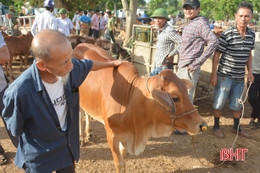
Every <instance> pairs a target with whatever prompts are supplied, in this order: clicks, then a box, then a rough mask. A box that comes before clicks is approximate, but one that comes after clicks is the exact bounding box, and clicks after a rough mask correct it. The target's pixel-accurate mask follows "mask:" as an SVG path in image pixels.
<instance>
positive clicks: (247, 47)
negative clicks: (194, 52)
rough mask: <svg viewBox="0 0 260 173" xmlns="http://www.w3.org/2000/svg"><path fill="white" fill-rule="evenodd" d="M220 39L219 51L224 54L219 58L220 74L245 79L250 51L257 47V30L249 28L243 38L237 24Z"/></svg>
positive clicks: (239, 79)
mask: <svg viewBox="0 0 260 173" xmlns="http://www.w3.org/2000/svg"><path fill="white" fill-rule="evenodd" d="M219 41H220V43H219V46H218V48H217V51H219V52H221V53H222V56H221V58H220V60H219V66H218V75H220V76H223V77H227V78H230V79H234V80H236V81H243V80H244V76H245V65H246V63H247V61H248V57H249V53H250V51H251V50H252V49H254V47H255V32H254V31H253V30H252V29H250V28H247V30H246V34H245V39H243V38H242V36H241V35H240V33H239V32H238V30H237V28H236V26H232V27H230V28H228V29H227V30H225V31H224V32H223V33H222V34H221V36H220V38H219Z"/></svg>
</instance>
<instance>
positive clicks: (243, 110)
mask: <svg viewBox="0 0 260 173" xmlns="http://www.w3.org/2000/svg"><path fill="white" fill-rule="evenodd" d="M251 85H252V83H251V82H250V83H249V86H248V88H247V90H246V95H245V97H244V100H243V98H242V97H243V95H244V92H243V93H242V95H241V97H240V98H239V99H238V103H240V104H242V115H241V118H240V120H242V119H243V118H244V112H245V105H244V103H245V102H246V99H247V97H248V92H249V89H250V87H251ZM244 91H245V90H244ZM240 123H241V121H239V124H238V127H237V134H236V137H235V139H234V142H233V144H232V147H231V149H232V150H233V148H234V145H235V143H236V141H237V137H238V129H239V126H240ZM192 146H193V149H194V151H195V154H196V157H197V159H198V160H199V162H200V164H201V165H202V166H203V167H205V168H209V167H207V166H205V165H204V164H203V163H202V161H201V160H200V159H199V157H198V152H197V150H196V148H195V145H194V138H193V136H192ZM224 163H225V161H222V163H220V164H218V165H216V166H214V167H219V166H221V165H223V164H224Z"/></svg>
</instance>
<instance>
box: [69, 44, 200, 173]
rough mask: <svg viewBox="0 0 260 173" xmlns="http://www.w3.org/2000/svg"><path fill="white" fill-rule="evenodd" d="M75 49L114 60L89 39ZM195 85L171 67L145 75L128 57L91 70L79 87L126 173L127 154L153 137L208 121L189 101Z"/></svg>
mask: <svg viewBox="0 0 260 173" xmlns="http://www.w3.org/2000/svg"><path fill="white" fill-rule="evenodd" d="M73 54H74V55H73V56H74V57H77V58H79V59H82V58H86V59H92V60H95V61H102V62H107V61H111V60H112V58H111V57H110V56H108V55H107V53H106V52H104V50H102V49H101V48H99V47H97V46H95V45H91V44H85V43H83V44H80V45H78V46H77V47H76V48H75V49H74V53H73ZM191 85H192V84H191V83H190V82H189V81H187V80H181V79H179V78H178V77H177V76H176V75H175V74H174V73H173V72H172V71H171V70H164V71H162V72H161V73H160V75H157V76H153V77H151V78H142V77H140V75H139V73H138V71H137V69H136V68H135V66H134V65H133V64H131V63H129V62H125V63H122V64H121V65H120V66H119V67H118V68H106V69H102V70H99V71H92V72H90V73H89V75H88V76H87V78H86V80H85V81H84V82H83V84H82V85H81V86H80V88H79V92H80V105H81V107H82V108H83V109H84V110H85V111H86V112H87V113H88V114H89V115H90V116H92V117H93V118H95V119H96V120H98V121H100V122H102V123H103V124H104V125H105V129H106V133H107V141H108V144H109V146H110V149H111V151H112V154H113V158H114V163H115V166H116V170H117V172H125V155H126V153H127V152H129V153H130V154H135V155H138V154H140V153H141V152H143V151H144V149H145V145H146V143H147V141H148V139H149V138H150V137H164V136H169V135H171V133H172V132H173V130H174V129H179V130H182V129H185V130H187V131H188V133H189V134H190V135H194V134H196V133H198V132H199V131H200V126H202V125H203V126H204V125H205V122H204V120H203V119H202V118H201V117H200V115H199V113H198V111H197V109H195V108H194V106H193V105H192V104H191V102H190V100H189V97H188V93H187V87H191Z"/></svg>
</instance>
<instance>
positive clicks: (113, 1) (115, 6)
mask: <svg viewBox="0 0 260 173" xmlns="http://www.w3.org/2000/svg"><path fill="white" fill-rule="evenodd" d="M111 1H112V3H113V5H114V10H115V15H116V21H115V24H117V8H116V3H115V2H114V1H113V0H111Z"/></svg>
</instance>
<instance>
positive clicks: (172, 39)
mask: <svg viewBox="0 0 260 173" xmlns="http://www.w3.org/2000/svg"><path fill="white" fill-rule="evenodd" d="M158 33H159V34H158V36H157V42H156V52H155V66H156V67H161V66H162V65H163V61H164V59H165V58H167V56H168V55H170V56H172V55H174V54H176V53H177V52H178V51H179V46H177V47H176V48H175V44H180V43H181V36H180V35H179V34H178V33H177V31H175V30H174V29H173V28H172V27H170V26H169V24H168V23H167V22H166V24H165V25H164V27H163V28H162V29H161V30H159V31H158Z"/></svg>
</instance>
